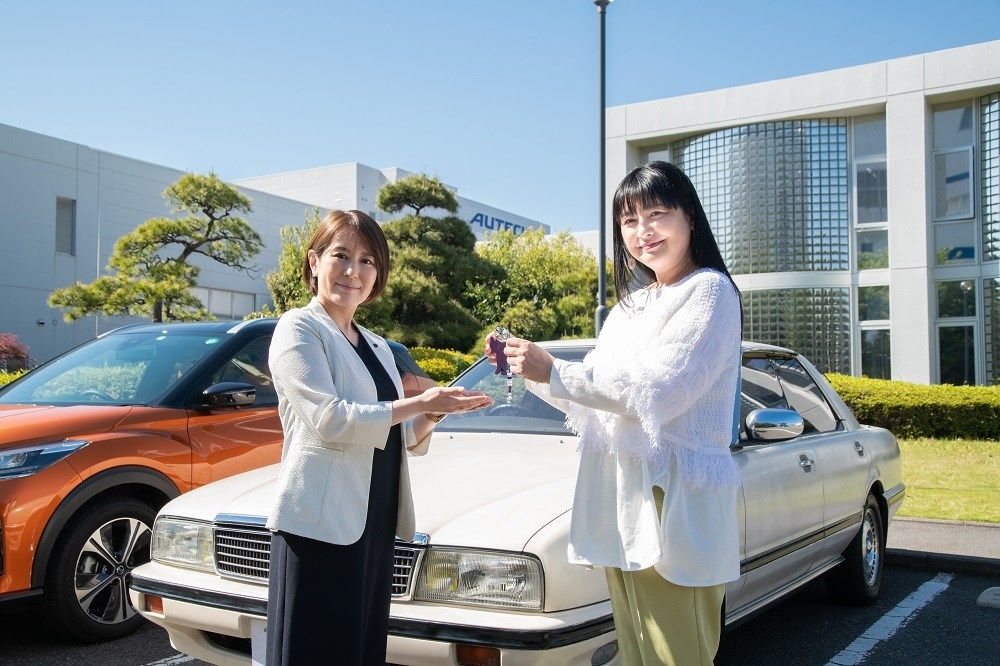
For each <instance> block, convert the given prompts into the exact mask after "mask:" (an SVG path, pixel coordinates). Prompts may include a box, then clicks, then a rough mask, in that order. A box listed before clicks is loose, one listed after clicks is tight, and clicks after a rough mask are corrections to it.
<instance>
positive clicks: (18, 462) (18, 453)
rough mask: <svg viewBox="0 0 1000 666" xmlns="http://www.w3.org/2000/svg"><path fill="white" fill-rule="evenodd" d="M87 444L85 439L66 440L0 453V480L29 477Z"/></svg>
mask: <svg viewBox="0 0 1000 666" xmlns="http://www.w3.org/2000/svg"><path fill="white" fill-rule="evenodd" d="M89 443H90V442H88V441H87V440H85V439H67V440H65V441H62V442H52V443H50V444H32V445H31V446H26V447H24V448H22V449H9V450H7V451H0V479H16V478H18V477H21V476H31V475H32V474H34V473H35V472H37V471H39V470H43V469H45V468H46V467H48V466H49V465H51V464H53V463H56V462H59V461H60V460H62V459H63V458H65V457H66V456H68V455H69V454H71V453H73V452H74V451H76V450H77V449H81V448H83V447H84V446H86V445H87V444H89Z"/></svg>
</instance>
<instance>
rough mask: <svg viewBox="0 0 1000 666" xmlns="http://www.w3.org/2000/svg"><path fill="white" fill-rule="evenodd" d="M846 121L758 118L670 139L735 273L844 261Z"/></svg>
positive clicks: (827, 267) (656, 151) (658, 150)
mask: <svg viewBox="0 0 1000 666" xmlns="http://www.w3.org/2000/svg"><path fill="white" fill-rule="evenodd" d="M847 125H848V121H847V120H846V119H842V118H828V119H815V120H788V121H781V122H769V123H757V124H753V125H744V126H742V127H732V128H728V129H723V130H719V131H715V132H709V133H708V134H703V135H700V136H695V137H690V138H686V139H681V140H679V141H675V142H673V143H671V144H670V145H669V153H670V155H671V156H672V158H673V162H674V163H675V164H677V165H678V166H679V167H680V168H682V169H683V170H684V172H685V173H686V174H687V175H688V177H690V178H691V181H692V182H693V183H694V185H695V187H696V188H697V190H698V195H699V197H700V198H701V202H702V205H703V206H704V208H705V212H706V214H707V215H708V219H709V222H710V223H711V224H712V230H713V231H714V233H715V237H716V240H717V241H718V243H719V249H720V251H721V252H722V256H723V259H724V260H725V262H726V265H727V266H728V267H729V269H730V271H732V273H733V274H737V275H738V274H748V273H775V272H785V271H831V270H848V269H849V268H850V235H849V234H850V218H849V203H850V192H849V189H848V176H849V170H850V162H849V161H848V146H847V138H848V136H847V135H848V132H847ZM883 133H884V130H883ZM666 148H667V147H666V146H653V147H650V148H649V149H648V150H647V151H646V152H645V156H646V157H647V158H652V157H653V156H659V155H660V154H662V151H664V150H665V149H666ZM883 150H884V149H883ZM883 161H884V156H883ZM883 170H884V167H883ZM883 180H884V177H883ZM876 189H877V187H876ZM877 196H878V195H876V198H877ZM876 208H877V204H876ZM873 214H874V213H873Z"/></svg>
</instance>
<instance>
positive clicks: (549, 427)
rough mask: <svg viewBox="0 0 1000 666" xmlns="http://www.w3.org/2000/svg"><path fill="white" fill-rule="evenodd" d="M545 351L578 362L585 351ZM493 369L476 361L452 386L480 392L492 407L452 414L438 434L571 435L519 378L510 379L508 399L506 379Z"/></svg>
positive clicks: (555, 411) (555, 412)
mask: <svg viewBox="0 0 1000 666" xmlns="http://www.w3.org/2000/svg"><path fill="white" fill-rule="evenodd" d="M549 351H550V352H551V353H552V355H553V356H555V357H556V358H561V359H564V360H567V361H580V360H582V359H583V357H584V355H585V354H586V351H587V350H585V349H551V348H550V349H549ZM495 369H496V368H494V367H493V366H492V365H490V364H489V362H487V361H486V359H485V358H483V359H480V360H479V361H478V362H476V363H474V364H473V365H472V367H470V368H469V369H468V370H467V371H466V372H465V373H463V374H462V375H461V376H460V377H459V378H458V379H456V380H455V381H454V382H453V383H452V385H453V386H461V387H463V388H467V389H469V390H472V391H483V392H484V393H486V394H487V395H489V396H491V397H492V398H493V399H494V400H495V401H496V403H495V404H494V405H493V406H491V407H487V408H486V409H482V410H479V411H477V412H472V413H469V414H453V415H451V416H449V417H448V418H446V419H445V420H444V421H442V422H441V425H439V426H438V427H437V430H438V431H442V430H450V431H473V432H524V433H533V432H544V433H553V434H571V433H570V431H569V429H568V428H566V415H565V414H564V413H563V412H562V411H560V410H558V409H556V408H555V407H553V406H552V405H550V404H548V403H547V402H545V401H544V400H542V399H541V398H539V397H538V396H536V395H535V394H533V393H531V392H530V391H528V390H527V389H525V387H524V379H522V378H521V377H516V376H515V377H514V382H513V384H514V385H513V391H512V392H511V394H510V396H509V398H508V394H507V377H506V376H505V375H498V374H495V373H494V371H495Z"/></svg>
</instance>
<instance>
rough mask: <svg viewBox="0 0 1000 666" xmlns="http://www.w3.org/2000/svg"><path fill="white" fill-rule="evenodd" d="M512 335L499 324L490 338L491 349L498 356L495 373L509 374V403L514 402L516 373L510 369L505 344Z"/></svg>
mask: <svg viewBox="0 0 1000 666" xmlns="http://www.w3.org/2000/svg"><path fill="white" fill-rule="evenodd" d="M510 337H511V333H510V331H508V330H507V329H506V328H504V327H503V326H497V327H496V329H494V331H493V337H491V338H490V349H491V350H492V351H493V353H494V354H496V356H497V369H496V370H494V372H493V374H495V375H499V374H505V375H507V404H508V405H512V404H514V374H513V373H512V372H511V371H510V363H508V362H507V355H506V354H505V353H504V351H503V350H504V346H505V345H506V343H507V340H508V339H509V338H510Z"/></svg>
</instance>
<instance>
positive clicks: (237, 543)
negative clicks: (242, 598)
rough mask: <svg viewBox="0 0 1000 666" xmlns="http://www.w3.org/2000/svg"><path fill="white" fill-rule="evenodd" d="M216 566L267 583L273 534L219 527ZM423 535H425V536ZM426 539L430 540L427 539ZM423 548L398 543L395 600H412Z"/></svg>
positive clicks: (226, 575) (250, 528) (221, 572)
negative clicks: (415, 577)
mask: <svg viewBox="0 0 1000 666" xmlns="http://www.w3.org/2000/svg"><path fill="white" fill-rule="evenodd" d="M214 531H215V567H216V569H218V571H219V575H221V576H222V577H224V578H238V579H242V580H251V581H258V582H267V569H268V563H269V562H270V556H271V532H270V531H268V530H267V529H265V528H263V527H259V528H258V527H255V526H253V525H239V526H236V525H229V524H226V525H219V524H216V525H215V530H214ZM421 536H423V535H421ZM425 538H426V537H425ZM422 552H423V548H420V547H414V546H412V545H410V544H407V543H404V542H401V541H397V542H396V552H395V553H394V555H393V558H392V598H393V599H409V598H410V596H411V595H412V586H413V572H414V571H416V569H417V566H418V565H419V563H420V554H421V553H422Z"/></svg>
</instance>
